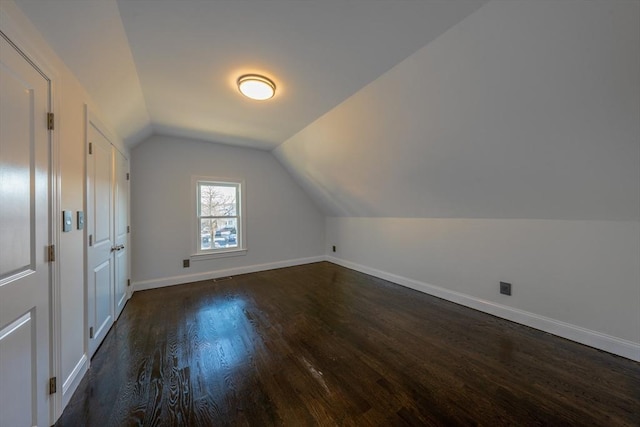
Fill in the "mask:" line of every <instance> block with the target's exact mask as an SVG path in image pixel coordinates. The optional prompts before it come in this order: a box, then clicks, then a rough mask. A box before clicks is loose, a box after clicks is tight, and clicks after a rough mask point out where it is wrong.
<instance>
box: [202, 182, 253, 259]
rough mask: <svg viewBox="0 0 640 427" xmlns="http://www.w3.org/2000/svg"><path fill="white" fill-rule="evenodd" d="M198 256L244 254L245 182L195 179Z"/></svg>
mask: <svg viewBox="0 0 640 427" xmlns="http://www.w3.org/2000/svg"><path fill="white" fill-rule="evenodd" d="M195 183H196V186H195V187H196V202H197V209H196V223H197V225H196V229H197V243H196V253H197V254H215V253H230V252H238V251H244V244H243V242H244V240H243V234H244V229H243V228H244V227H243V222H242V215H243V206H242V183H241V182H228V181H218V180H213V179H201V178H198V179H196V180H195Z"/></svg>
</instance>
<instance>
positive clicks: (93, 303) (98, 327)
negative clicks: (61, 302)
mask: <svg viewBox="0 0 640 427" xmlns="http://www.w3.org/2000/svg"><path fill="white" fill-rule="evenodd" d="M99 126H100V125H99V124H97V123H96V121H94V120H91V119H89V121H88V129H87V139H88V147H87V149H88V154H87V234H88V248H87V320H88V325H87V326H88V334H89V348H88V352H89V357H91V356H93V354H94V353H95V351H96V349H97V348H98V346H99V345H100V343H101V342H102V340H103V339H104V337H105V335H106V334H107V332H108V331H109V328H110V327H111V325H112V324H113V321H114V316H115V311H114V296H115V277H114V252H116V251H117V246H116V243H115V239H114V234H115V233H114V218H113V217H114V215H113V212H114V195H113V158H114V155H113V151H114V149H113V147H112V145H111V143H110V141H109V139H108V137H107V136H106V134H105V133H104V132H103V131H102V130H101V129H100V127H99Z"/></svg>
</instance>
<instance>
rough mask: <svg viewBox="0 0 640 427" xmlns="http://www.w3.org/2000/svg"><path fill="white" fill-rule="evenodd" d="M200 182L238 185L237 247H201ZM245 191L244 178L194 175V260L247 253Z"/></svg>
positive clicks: (192, 190) (192, 191)
mask: <svg viewBox="0 0 640 427" xmlns="http://www.w3.org/2000/svg"><path fill="white" fill-rule="evenodd" d="M200 183H207V184H214V185H216V184H219V185H226V186H229V185H234V186H237V189H238V190H237V191H238V197H237V199H236V200H237V204H238V206H237V208H238V214H237V218H238V221H237V224H238V227H237V230H236V231H237V233H236V234H237V242H238V247H236V248H219V249H216V248H214V247H212V248H211V249H201V241H200V240H201V235H200V215H199V213H200V212H199V211H200V209H199V205H200V200H199V186H200ZM245 193H246V184H245V182H244V180H241V179H237V178H223V177H213V176H192V178H191V194H192V196H193V203H192V206H193V209H192V218H193V224H192V230H193V232H192V244H191V247H192V248H193V249H194V253H193V254H192V255H191V257H190V258H191V259H192V260H201V259H215V258H226V257H232V256H240V255H245V254H246V253H247V227H246V221H245V218H246V208H245ZM212 246H213V236H212Z"/></svg>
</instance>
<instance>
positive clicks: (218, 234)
mask: <svg viewBox="0 0 640 427" xmlns="http://www.w3.org/2000/svg"><path fill="white" fill-rule="evenodd" d="M210 221H211V222H212V223H214V224H215V226H214V235H213V245H214V247H215V248H237V247H238V218H217V219H212V220H210Z"/></svg>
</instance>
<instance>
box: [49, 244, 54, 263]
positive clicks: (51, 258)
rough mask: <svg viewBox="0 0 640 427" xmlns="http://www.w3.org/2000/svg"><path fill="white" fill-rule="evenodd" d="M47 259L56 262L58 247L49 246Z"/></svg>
mask: <svg viewBox="0 0 640 427" xmlns="http://www.w3.org/2000/svg"><path fill="white" fill-rule="evenodd" d="M47 258H48V261H49V262H54V261H55V260H56V245H49V246H48V247H47Z"/></svg>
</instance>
